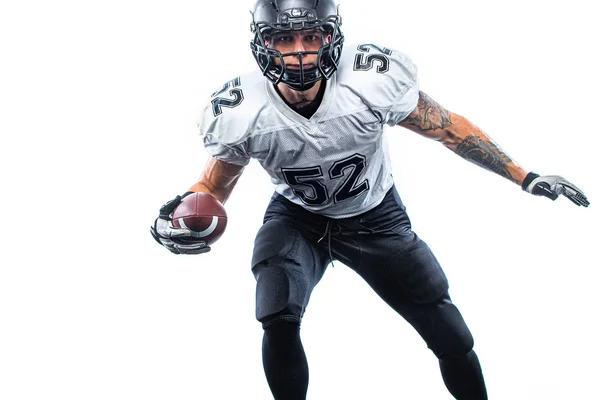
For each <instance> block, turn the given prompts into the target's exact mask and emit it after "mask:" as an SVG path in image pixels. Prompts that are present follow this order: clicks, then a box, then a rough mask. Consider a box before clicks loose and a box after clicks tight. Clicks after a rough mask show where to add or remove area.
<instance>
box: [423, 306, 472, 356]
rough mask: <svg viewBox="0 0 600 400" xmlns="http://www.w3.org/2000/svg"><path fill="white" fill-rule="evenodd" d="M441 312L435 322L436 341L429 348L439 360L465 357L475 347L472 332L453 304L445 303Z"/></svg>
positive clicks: (432, 341)
mask: <svg viewBox="0 0 600 400" xmlns="http://www.w3.org/2000/svg"><path fill="white" fill-rule="evenodd" d="M440 311H441V312H440V314H439V315H438V317H437V319H436V321H435V322H434V324H435V325H434V326H435V328H434V339H433V340H431V341H430V343H428V346H429V348H430V349H431V350H432V351H433V352H434V354H435V355H436V356H437V358H439V359H444V358H459V357H463V356H465V355H466V354H468V353H469V352H470V351H471V350H472V349H473V345H474V341H473V335H472V334H471V331H469V328H468V327H467V324H466V323H465V321H464V319H463V317H462V315H461V314H460V312H459V311H458V309H457V308H456V306H455V305H454V304H452V303H451V302H445V303H444V304H443V305H442V306H441V310H440Z"/></svg>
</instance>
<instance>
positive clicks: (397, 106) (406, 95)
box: [338, 44, 419, 125]
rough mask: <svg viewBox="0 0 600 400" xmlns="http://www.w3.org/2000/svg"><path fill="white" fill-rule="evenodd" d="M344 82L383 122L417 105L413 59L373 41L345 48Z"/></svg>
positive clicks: (397, 118) (400, 116)
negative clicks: (372, 42)
mask: <svg viewBox="0 0 600 400" xmlns="http://www.w3.org/2000/svg"><path fill="white" fill-rule="evenodd" d="M343 58H344V64H343V68H342V70H341V71H338V72H341V84H342V85H343V86H347V87H349V88H351V91H352V92H353V93H355V94H357V95H358V96H360V98H361V100H362V101H363V102H364V103H365V104H366V105H367V106H368V107H369V109H371V111H372V112H373V113H374V114H375V115H376V116H377V118H378V119H379V121H380V122H381V123H382V124H388V125H396V124H398V122H400V121H402V120H403V119H404V118H406V117H407V116H408V115H409V114H410V113H411V112H413V110H414V109H415V108H416V107H417V102H418V100H419V80H418V77H417V67H416V65H415V64H413V62H412V61H411V59H410V58H409V57H408V56H407V55H405V54H404V53H401V52H399V51H396V50H391V49H388V48H385V47H380V46H377V45H374V44H361V45H358V46H356V45H351V46H349V49H346V48H345V49H344V55H343Z"/></svg>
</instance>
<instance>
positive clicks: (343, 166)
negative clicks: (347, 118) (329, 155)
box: [281, 153, 369, 206]
mask: <svg viewBox="0 0 600 400" xmlns="http://www.w3.org/2000/svg"><path fill="white" fill-rule="evenodd" d="M366 159H367V158H366V157H365V156H363V155H362V154H358V153H356V154H353V155H351V156H350V157H347V158H344V159H343V160H339V161H336V162H335V163H333V165H332V166H331V168H329V178H330V179H340V178H342V177H344V176H345V175H346V173H347V171H349V172H348V173H347V176H346V180H345V181H344V183H343V184H342V186H340V187H339V188H338V189H337V190H336V191H335V192H334V193H333V196H332V198H333V201H334V203H338V202H340V201H343V200H346V199H349V198H351V197H355V196H358V195H359V194H361V193H363V192H364V191H366V190H369V181H368V179H365V180H363V181H362V182H361V183H358V184H357V183H356V181H357V180H358V178H359V177H360V175H361V174H362V172H363V170H364V169H365V166H366ZM281 172H282V173H283V176H284V178H285V181H286V183H287V184H288V185H289V186H290V187H291V188H292V190H293V192H294V194H295V195H296V196H298V197H299V198H300V200H302V201H303V202H304V203H306V204H309V205H313V206H315V205H321V204H323V203H325V202H326V201H327V199H328V198H329V195H328V193H327V186H325V185H324V184H323V182H321V180H320V179H318V178H320V177H322V176H323V171H322V170H321V167H320V166H318V165H317V166H315V167H308V168H281ZM299 185H301V186H302V185H303V186H307V187H310V188H311V189H312V190H309V191H308V193H310V192H312V193H311V194H312V196H309V195H308V194H307V192H306V191H304V190H300V189H298V186H299Z"/></svg>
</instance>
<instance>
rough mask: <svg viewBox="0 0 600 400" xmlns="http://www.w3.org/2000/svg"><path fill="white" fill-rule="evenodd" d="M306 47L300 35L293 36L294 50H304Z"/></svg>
mask: <svg viewBox="0 0 600 400" xmlns="http://www.w3.org/2000/svg"><path fill="white" fill-rule="evenodd" d="M305 50H306V48H305V47H304V41H303V40H302V37H299V36H296V37H295V38H294V51H305Z"/></svg>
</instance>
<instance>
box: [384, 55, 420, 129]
mask: <svg viewBox="0 0 600 400" xmlns="http://www.w3.org/2000/svg"><path fill="white" fill-rule="evenodd" d="M391 52H392V54H391V55H390V57H389V58H390V76H389V78H390V79H389V81H390V83H389V85H390V90H391V91H393V94H392V99H391V100H392V101H391V107H390V109H389V110H388V112H387V114H385V116H384V120H383V122H384V123H386V124H388V125H390V126H394V125H397V124H398V123H399V122H400V121H402V120H403V119H404V118H406V117H408V115H409V114H410V113H412V112H413V111H414V109H415V108H416V107H417V102H418V101H419V79H418V76H417V66H416V65H415V64H413V62H412V61H411V59H410V58H409V57H408V56H407V55H405V54H402V53H400V52H398V51H395V50H391Z"/></svg>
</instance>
